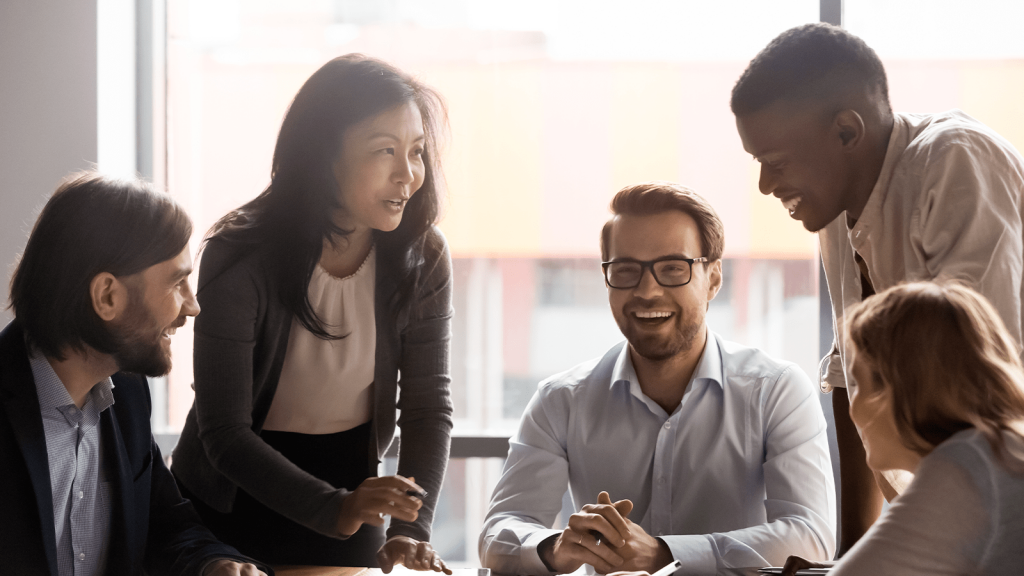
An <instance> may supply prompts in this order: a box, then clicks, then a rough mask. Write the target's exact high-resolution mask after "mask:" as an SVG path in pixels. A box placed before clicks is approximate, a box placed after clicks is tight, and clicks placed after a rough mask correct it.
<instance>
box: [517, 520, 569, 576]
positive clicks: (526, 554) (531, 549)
mask: <svg viewBox="0 0 1024 576" xmlns="http://www.w3.org/2000/svg"><path fill="white" fill-rule="evenodd" d="M561 533H562V531H561V530H537V531H536V532H533V533H532V534H530V535H529V536H527V537H526V540H525V541H524V542H523V545H522V546H521V547H520V549H519V566H520V568H519V573H520V574H554V572H552V571H551V570H548V567H547V566H545V565H544V561H543V560H541V559H540V554H539V553H538V552H537V546H539V545H540V543H541V542H543V541H544V540H547V539H548V538H549V537H551V536H557V535H559V534H561Z"/></svg>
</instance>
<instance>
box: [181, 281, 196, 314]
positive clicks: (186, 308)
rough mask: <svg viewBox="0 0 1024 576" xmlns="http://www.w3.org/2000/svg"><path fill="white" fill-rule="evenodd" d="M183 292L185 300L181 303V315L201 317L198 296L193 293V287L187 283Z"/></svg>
mask: <svg viewBox="0 0 1024 576" xmlns="http://www.w3.org/2000/svg"><path fill="white" fill-rule="evenodd" d="M183 290H184V291H185V294H184V296H185V298H184V301H183V302H182V303H181V313H182V314H183V315H185V316H192V317H193V318H194V317H196V316H198V315H199V301H198V300H196V295H195V294H193V293H192V286H191V285H189V283H188V282H185V287H184V288H183Z"/></svg>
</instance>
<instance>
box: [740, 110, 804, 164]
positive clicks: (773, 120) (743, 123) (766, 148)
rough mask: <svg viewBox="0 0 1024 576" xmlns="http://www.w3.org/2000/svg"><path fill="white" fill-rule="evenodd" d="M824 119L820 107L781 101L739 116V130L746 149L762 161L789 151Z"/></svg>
mask: <svg viewBox="0 0 1024 576" xmlns="http://www.w3.org/2000/svg"><path fill="white" fill-rule="evenodd" d="M822 117H823V116H822V110H821V109H820V106H816V105H814V104H811V103H803V104H801V103H799V102H790V101H786V100H779V101H776V102H773V103H771V104H769V105H768V106H766V107H764V108H762V109H761V110H758V111H757V112H751V113H749V114H741V115H738V116H736V128H737V131H738V132H739V135H740V140H741V141H742V143H743V149H744V150H746V151H747V152H748V153H749V154H752V155H753V156H755V157H761V156H765V155H768V154H772V153H776V152H779V151H781V150H782V149H785V148H786V147H788V146H789V145H790V144H791V143H792V142H793V141H794V139H796V138H800V137H802V136H804V135H806V133H807V129H808V127H810V126H811V125H812V124H817V123H819V122H820V121H821V119H822ZM759 159H760V158H759Z"/></svg>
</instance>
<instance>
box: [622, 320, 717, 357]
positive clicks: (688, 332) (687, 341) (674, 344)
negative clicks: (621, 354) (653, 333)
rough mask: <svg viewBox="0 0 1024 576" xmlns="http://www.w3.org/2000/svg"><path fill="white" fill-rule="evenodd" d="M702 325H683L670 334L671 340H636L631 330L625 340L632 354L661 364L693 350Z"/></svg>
mask: <svg viewBox="0 0 1024 576" xmlns="http://www.w3.org/2000/svg"><path fill="white" fill-rule="evenodd" d="M703 326H704V325H703V323H699V322H698V323H693V324H684V325H682V326H680V327H679V329H678V330H676V331H674V332H673V333H672V338H669V339H668V340H663V339H660V338H637V337H636V335H635V334H630V333H629V332H632V330H629V331H627V332H626V334H625V336H626V340H627V341H628V342H629V346H630V348H632V349H633V351H634V352H636V353H637V354H639V355H640V356H641V357H643V358H645V359H647V360H651V361H653V362H661V361H664V360H668V359H669V358H673V357H675V356H676V355H678V354H680V353H682V352H687V351H689V350H691V349H692V348H693V343H694V341H695V340H696V339H697V335H698V334H700V331H701V329H702V328H703Z"/></svg>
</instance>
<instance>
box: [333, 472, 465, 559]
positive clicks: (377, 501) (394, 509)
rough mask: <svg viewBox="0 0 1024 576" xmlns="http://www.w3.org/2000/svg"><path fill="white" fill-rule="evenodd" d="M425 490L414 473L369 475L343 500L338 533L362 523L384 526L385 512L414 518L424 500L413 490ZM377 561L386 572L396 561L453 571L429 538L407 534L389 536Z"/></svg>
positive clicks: (349, 532) (348, 531)
mask: <svg viewBox="0 0 1024 576" xmlns="http://www.w3.org/2000/svg"><path fill="white" fill-rule="evenodd" d="M423 492H424V490H423V488H421V487H420V486H419V485H418V484H416V479H415V478H412V477H410V478H405V477H403V476H398V475H395V476H384V477H381V478H367V479H366V480H363V482H362V484H360V485H359V487H357V488H356V489H355V490H353V491H352V492H351V493H350V494H349V495H348V496H346V497H345V500H344V501H343V502H342V503H341V513H340V514H338V524H337V527H338V533H339V534H342V535H344V536H351V535H353V534H355V533H356V530H359V527H360V526H362V525H363V524H370V525H372V526H383V525H384V516H391V517H392V518H396V519H398V520H404V521H406V522H414V521H415V520H416V518H418V517H419V509H420V508H421V507H422V506H423V501H422V500H420V499H419V498H417V497H416V496H412V495H411V494H410V493H420V494H422V493H423ZM377 563H378V564H380V569H381V570H382V571H383V572H384V573H385V574H387V573H389V572H391V569H392V568H394V567H395V565H396V564H404V565H405V567H406V568H410V569H412V570H433V571H434V572H444V573H445V574H451V573H452V571H451V570H450V569H449V568H448V566H447V565H446V564H445V563H444V560H442V559H441V556H440V554H438V553H437V552H436V551H435V550H434V548H433V547H432V546H431V545H430V543H429V542H419V541H417V540H414V539H412V538H409V537H408V536H392V537H391V538H389V539H388V541H387V542H385V543H384V545H383V546H381V548H380V550H379V551H377Z"/></svg>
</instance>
